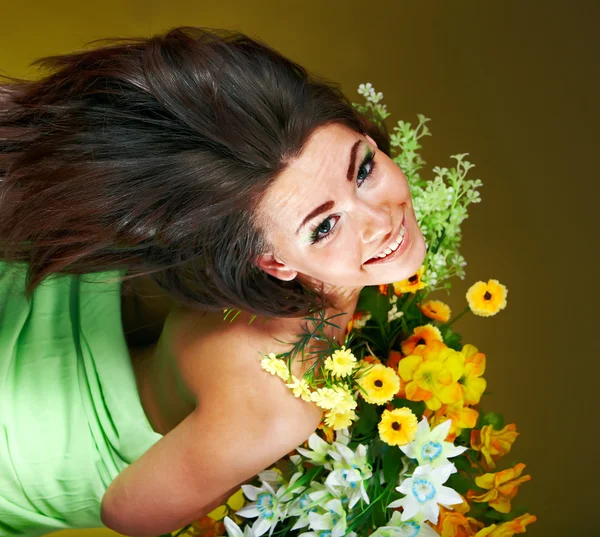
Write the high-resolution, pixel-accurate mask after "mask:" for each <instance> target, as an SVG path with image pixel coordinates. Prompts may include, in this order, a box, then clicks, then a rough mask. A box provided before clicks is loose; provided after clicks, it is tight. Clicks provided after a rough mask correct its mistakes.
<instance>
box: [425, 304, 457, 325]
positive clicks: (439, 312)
mask: <svg viewBox="0 0 600 537" xmlns="http://www.w3.org/2000/svg"><path fill="white" fill-rule="evenodd" d="M421 311H422V312H423V315H425V316H426V317H429V318H430V319H435V320H436V321H440V322H442V323H447V322H448V320H449V319H450V314H451V310H450V306H448V305H447V304H444V303H443V302H442V301H440V300H428V301H427V302H425V303H424V304H422V305H421Z"/></svg>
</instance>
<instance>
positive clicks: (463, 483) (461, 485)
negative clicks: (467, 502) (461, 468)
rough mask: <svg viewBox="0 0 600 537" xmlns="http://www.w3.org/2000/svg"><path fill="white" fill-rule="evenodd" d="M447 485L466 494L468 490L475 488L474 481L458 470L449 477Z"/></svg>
mask: <svg viewBox="0 0 600 537" xmlns="http://www.w3.org/2000/svg"><path fill="white" fill-rule="evenodd" d="M446 486H447V487H450V488H452V489H454V490H455V491H456V492H458V493H459V494H462V495H463V496H465V495H466V494H467V491H468V490H469V489H470V488H473V482H472V481H471V480H470V479H469V478H468V477H467V476H466V475H464V474H462V473H460V472H457V473H455V474H452V475H451V476H450V477H449V478H448V482H447V483H446Z"/></svg>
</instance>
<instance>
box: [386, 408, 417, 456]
mask: <svg viewBox="0 0 600 537" xmlns="http://www.w3.org/2000/svg"><path fill="white" fill-rule="evenodd" d="M377 428H378V431H379V437H380V438H381V439H382V440H383V441H384V442H385V443H386V444H389V445H390V446H401V447H400V449H402V446H404V445H405V444H408V443H409V442H411V441H412V440H413V438H414V437H415V434H416V433H417V417H416V416H415V415H414V414H413V412H412V410H410V409H409V408H406V407H402V408H396V409H394V410H384V411H383V414H382V415H381V421H380V422H379V424H378V425H377Z"/></svg>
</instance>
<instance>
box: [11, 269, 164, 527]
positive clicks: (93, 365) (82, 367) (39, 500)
mask: <svg viewBox="0 0 600 537" xmlns="http://www.w3.org/2000/svg"><path fill="white" fill-rule="evenodd" d="M122 274H123V273H122V272H121V271H110V272H102V273H94V274H86V275H84V276H71V275H67V276H56V275H53V276H51V277H50V278H49V279H46V280H45V281H44V282H42V284H41V285H40V286H39V287H38V288H37V289H36V290H35V291H34V294H33V297H32V300H31V301H28V300H27V299H26V298H25V296H24V295H23V289H24V285H25V265H24V264H12V265H9V264H8V263H5V262H1V261H0V537H5V536H13V535H21V536H23V535H27V536H38V535H44V534H46V533H50V532H52V531H56V530H60V529H67V528H93V527H101V526H103V524H102V522H101V520H100V506H101V502H102V496H103V494H104V492H105V491H106V489H107V488H108V486H109V484H110V483H111V481H112V480H113V479H114V478H115V477H116V476H117V474H119V472H121V471H122V470H123V469H124V468H126V467H127V466H128V465H129V464H131V463H132V462H133V461H135V460H136V459H137V458H138V457H140V456H141V455H142V454H143V453H144V452H145V451H147V450H148V449H149V448H150V447H151V446H152V445H153V444H154V443H155V442H157V441H158V440H160V438H162V435H160V434H158V433H156V432H154V431H153V429H152V427H151V425H150V423H149V422H148V420H147V418H146V415H145V414H144V410H143V408H142V405H141V402H140V398H139V395H138V391H137V387H136V381H135V375H134V372H133V367H132V365H131V362H130V359H129V354H128V348H127V344H126V341H125V336H124V334H123V330H122V325H121V301H120V290H121V283H120V282H119V281H117V280H116V279H115V277H119V276H120V275H122ZM111 278H112V281H110V279H111Z"/></svg>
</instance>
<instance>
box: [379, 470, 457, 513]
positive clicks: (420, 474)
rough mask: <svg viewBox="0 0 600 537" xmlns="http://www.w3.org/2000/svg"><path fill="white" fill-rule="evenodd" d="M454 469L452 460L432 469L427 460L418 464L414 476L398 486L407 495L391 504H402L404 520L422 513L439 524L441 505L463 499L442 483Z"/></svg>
mask: <svg viewBox="0 0 600 537" xmlns="http://www.w3.org/2000/svg"><path fill="white" fill-rule="evenodd" d="M455 472H456V467H455V466H454V464H451V463H449V464H444V465H443V466H438V467H437V468H433V469H432V468H431V466H429V465H428V464H426V465H424V466H417V468H416V470H415V471H414V472H413V475H412V477H410V478H408V479H405V480H404V481H403V482H402V484H401V485H400V486H399V487H396V490H397V491H398V492H400V493H401V494H405V496H404V498H401V499H399V500H396V501H395V502H392V503H390V504H389V505H388V508H389V509H392V508H396V507H402V508H403V512H402V520H403V521H406V520H409V519H411V518H413V517H414V516H416V515H418V514H422V515H423V516H424V518H425V520H429V521H430V522H432V523H433V524H437V521H438V516H439V513H440V505H443V506H444V507H448V506H450V505H454V504H457V503H462V498H461V497H460V495H459V494H458V492H456V491H455V490H453V489H451V488H450V487H445V486H443V484H444V483H445V482H446V481H447V480H448V478H449V477H450V474H453V473H455Z"/></svg>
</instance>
